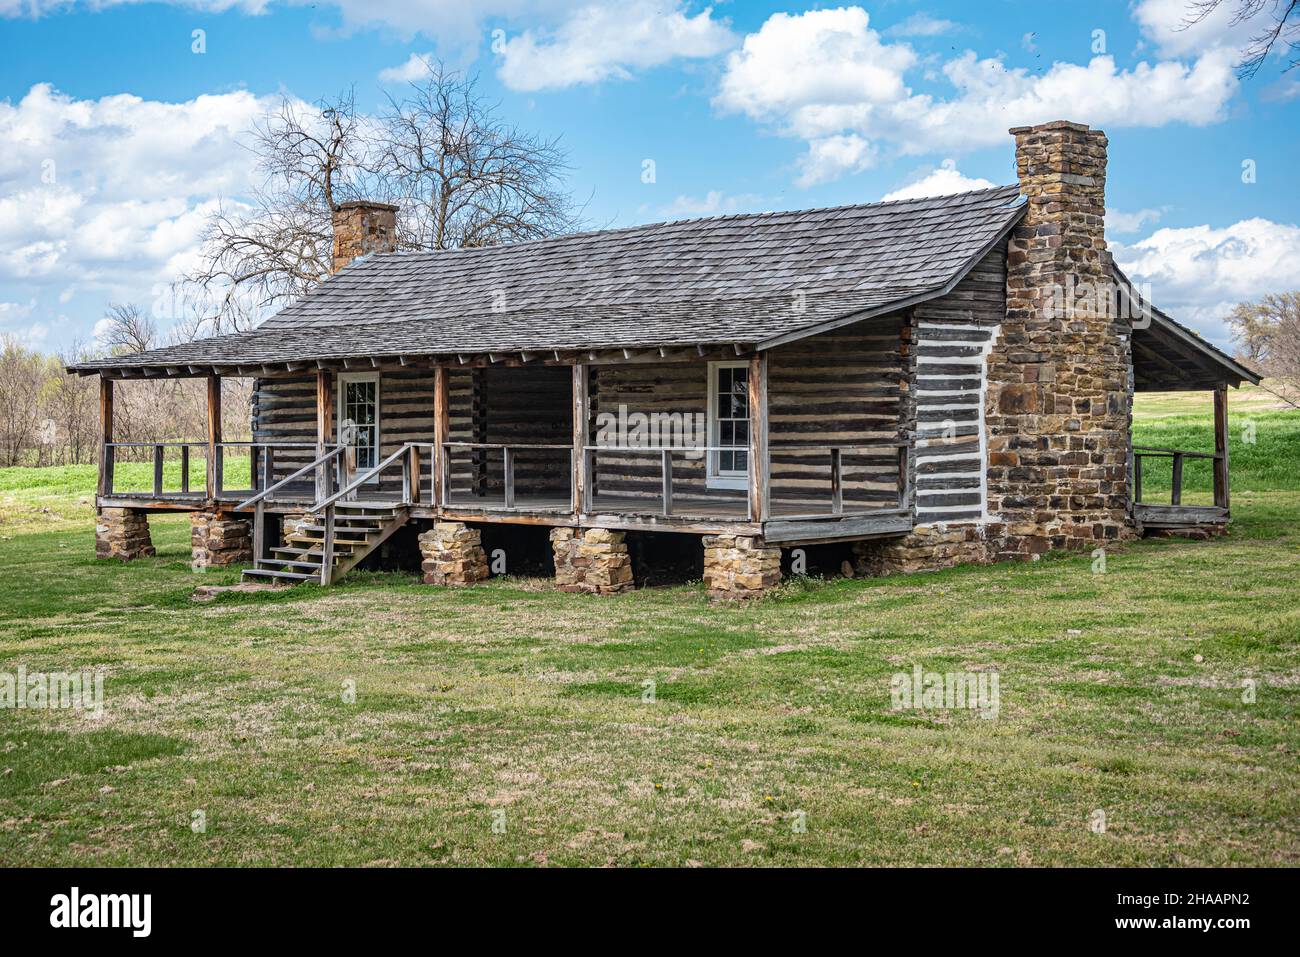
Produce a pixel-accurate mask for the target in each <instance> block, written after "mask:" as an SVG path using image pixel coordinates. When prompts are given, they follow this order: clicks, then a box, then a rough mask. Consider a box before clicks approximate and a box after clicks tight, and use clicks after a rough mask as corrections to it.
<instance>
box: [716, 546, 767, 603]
mask: <svg viewBox="0 0 1300 957" xmlns="http://www.w3.org/2000/svg"><path fill="white" fill-rule="evenodd" d="M780 581H781V549H779V548H774V547H770V546H767V545H764V544H763V540H762V539H761V538H759V537H758V536H755V535H706V536H705V537H704V584H705V585H707V586H708V589H709V597H711V598H758V597H760V596H761V595H763V594H765V593H766V592H767V591H769V590H770V589H772V588H774V587H776V585H777V584H778V583H779V582H780Z"/></svg>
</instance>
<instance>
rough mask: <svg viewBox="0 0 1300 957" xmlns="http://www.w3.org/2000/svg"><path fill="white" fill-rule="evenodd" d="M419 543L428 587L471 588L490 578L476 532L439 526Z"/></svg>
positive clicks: (455, 524) (454, 525) (451, 525)
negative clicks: (453, 586) (476, 583)
mask: <svg viewBox="0 0 1300 957" xmlns="http://www.w3.org/2000/svg"><path fill="white" fill-rule="evenodd" d="M419 542H420V556H421V558H422V559H423V562H422V563H421V565H420V567H421V569H423V571H424V583H425V584H426V585H472V584H474V583H475V582H480V581H482V580H483V579H485V578H487V577H488V561H487V553H486V552H485V551H483V536H482V533H481V532H480V531H479V530H478V529H477V528H470V527H469V526H468V525H466V524H464V523H463V522H436V523H435V524H434V526H433V528H431V529H429V531H427V532H425V533H423V534H422V535H420V538H419Z"/></svg>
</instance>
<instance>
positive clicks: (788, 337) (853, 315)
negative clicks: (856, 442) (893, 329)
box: [754, 203, 1029, 350]
mask: <svg viewBox="0 0 1300 957" xmlns="http://www.w3.org/2000/svg"><path fill="white" fill-rule="evenodd" d="M1028 208H1029V207H1028V206H1027V205H1025V204H1024V203H1021V204H1020V205H1018V206H1015V207H1014V212H1013V214H1012V215H1011V216H1010V217H1009V218H1008V220H1007V222H1006V223H1005V224H1003V226H1002V228H1001V229H999V230H998V232H997V234H996V235H995V236H994V237H993V238H992V239H990V240H989V241H988V242H987V243H985V244H984V246H982V247H981V248H980V250H979V251H978V252H976V253H975V254H974V255H973V256H971V257H970V258H969V259H968V260H967V261H966V262H965V263H964V264H963V265H962V267H961V269H959V270H958V271H957V272H956V273H955V274H954V275H953V277H952V278H951V279H949V280H948V282H946V283H945V284H944V285H943V286H940V287H937V288H935V289H931V290H927V291H925V292H920V293H916V294H914V295H911V296H907V297H905V298H902V299H897V300H895V301H893V302H888V303H885V304H884V305H883V306H877V307H876V308H873V309H863V310H859V311H857V312H850V313H845V314H844V315H842V316H837V317H836V318H834V319H830V320H828V321H826V322H819V323H817V324H815V325H812V326H808V327H807V328H804V329H797V330H795V331H794V332H787V333H783V334H782V335H779V336H773V337H771V338H770V339H764V340H762V341H761V342H758V343H756V344H755V345H754V348H755V349H758V350H764V349H773V348H775V347H776V346H781V345H785V344H786V343H788V342H798V341H799V340H800V339H806V338H808V337H809V336H815V335H818V334H820V333H823V332H830V331H832V330H834V329H839V328H842V327H843V326H848V325H852V324H853V323H855V322H863V321H864V320H867V319H874V318H876V317H877V316H885V315H889V314H890V313H892V312H898V311H899V310H900V309H907V308H909V307H911V306H916V305H920V304H921V303H923V302H929V301H930V300H931V299H938V298H939V297H941V296H946V295H948V293H950V292H952V291H953V290H954V289H955V288H957V284H958V283H959V282H961V281H962V280H963V279H965V278H966V277H967V276H968V275H969V274H970V271H971V270H972V269H974V268H975V266H976V265H977V264H978V263H979V262H980V260H982V259H983V258H984V257H985V256H987V255H988V254H989V253H990V252H992V251H993V249H994V248H995V247H996V246H997V245H998V244H999V243H1001V242H1002V241H1003V240H1004V239H1006V238H1007V236H1008V234H1010V232H1011V230H1013V229H1015V227H1016V224H1017V223H1019V222H1020V220H1021V219H1023V218H1024V216H1025V212H1026V211H1027V210H1028Z"/></svg>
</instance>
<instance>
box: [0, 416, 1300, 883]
mask: <svg viewBox="0 0 1300 957" xmlns="http://www.w3.org/2000/svg"><path fill="white" fill-rule="evenodd" d="M1250 398H1251V397H1250V395H1249V394H1247V396H1246V400H1247V401H1249V400H1250ZM1144 399H1145V397H1144ZM1179 401H1181V402H1187V401H1189V400H1188V399H1187V398H1182V399H1180V400H1179ZM1231 406H1232V411H1233V419H1232V421H1233V447H1232V463H1233V512H1234V518H1235V522H1234V525H1233V531H1232V534H1231V535H1230V536H1229V537H1228V538H1226V539H1221V540H1217V541H1210V542H1179V541H1144V542H1139V543H1135V544H1132V545H1129V546H1126V547H1124V548H1121V549H1115V550H1113V551H1112V552H1111V553H1109V554H1108V556H1107V562H1106V570H1105V573H1104V574H1098V573H1095V572H1094V571H1093V560H1092V558H1091V557H1090V556H1070V557H1057V556H1051V557H1048V558H1046V559H1044V560H1043V561H1040V562H1035V563H1032V564H1016V565H1000V566H993V567H968V568H962V569H957V570H953V571H949V572H941V573H935V574H931V575H920V576H910V577H893V578H886V579H874V580H855V581H844V580H839V581H828V582H821V581H808V580H800V579H797V580H794V581H791V582H788V583H786V584H785V585H783V586H782V588H781V589H780V592H779V594H777V595H776V596H775V597H773V598H770V599H766V600H764V601H761V602H758V603H755V604H753V605H752V606H748V607H736V606H714V605H710V604H709V603H708V602H707V601H706V599H705V597H704V595H703V593H702V590H701V589H700V587H699V586H691V585H688V586H679V587H675V588H666V589H646V590H642V591H638V592H635V593H631V594H628V595H623V596H617V597H613V598H595V597H588V596H571V595H565V594H562V593H559V592H556V591H554V590H552V589H551V588H550V587H548V586H547V584H546V583H545V582H540V581H533V580H519V579H503V580H494V581H493V582H491V583H489V584H486V585H484V586H480V587H476V588H473V589H468V590H459V591H452V590H441V589H435V588H427V587H424V586H421V585H418V584H416V583H415V580H414V578H413V577H412V576H409V575H403V574H396V573H394V574H354V575H350V576H348V577H347V578H346V579H344V580H343V582H342V583H341V584H340V586H338V587H336V588H334V589H331V590H329V591H324V592H323V591H321V590H319V589H316V588H314V587H305V588H299V589H295V590H291V591H287V592H282V593H277V594H271V595H268V594H255V595H227V596H223V597H222V598H220V599H218V600H217V601H216V602H214V603H212V604H207V605H195V604H193V603H191V601H190V597H189V596H190V594H191V592H192V591H193V588H194V586H195V585H196V584H197V583H199V582H204V583H208V582H234V581H235V580H237V577H238V575H237V572H235V571H229V572H216V573H212V572H210V573H207V574H205V575H196V574H194V573H192V572H191V571H190V570H189V548H188V524H187V523H186V521H185V519H184V517H176V518H168V519H161V520H159V519H155V520H153V522H152V524H153V528H154V541H155V544H156V545H157V546H158V551H159V554H158V557H157V558H156V559H152V560H143V561H138V562H133V563H130V564H126V565H119V564H109V563H100V562H96V561H95V560H94V558H93V532H92V528H91V509H90V503H91V501H92V498H91V496H92V488H93V469H87V470H84V471H83V472H77V471H76V470H72V469H52V470H44V472H43V473H41V474H34V473H32V472H30V471H29V472H26V473H23V474H14V473H15V472H19V471H21V470H11V471H0V672H13V671H15V670H16V669H17V667H18V666H19V665H23V666H25V667H26V668H27V669H28V670H29V671H36V670H43V671H53V670H72V669H82V668H95V667H98V668H103V669H104V670H105V673H106V675H107V681H106V692H107V709H106V714H105V715H104V717H103V718H102V719H100V720H98V721H93V720H89V719H87V718H85V717H82V716H79V715H76V714H74V713H68V712H40V711H12V710H7V711H3V712H0V864H68V865H74V864H137V865H138V864H327V865H328V864H369V865H384V864H457V865H459V864H507V865H515V864H519V865H533V864H547V863H549V864H593V865H603V864H618V865H634V864H684V863H691V862H698V863H701V864H706V865H707V864H817V865H820V864H830V865H834V864H858V863H874V864H976V865H978V864H995V865H996V864H1035V865H1053V864H1085V865H1101V864H1106V865H1161V864H1291V865H1294V864H1297V863H1300V770H1298V765H1297V756H1298V755H1300V728H1298V727H1297V723H1296V714H1297V706H1298V705H1300V648H1298V644H1300V574H1297V572H1298V571H1300V528H1297V525H1298V524H1300V523H1297V518H1300V487H1298V486H1297V478H1296V474H1295V473H1296V468H1295V466H1296V463H1297V462H1298V461H1300V454H1298V453H1300V412H1289V413H1287V412H1282V411H1280V410H1276V409H1269V408H1254V407H1247V406H1246V405H1243V407H1242V409H1240V410H1239V408H1238V395H1237V394H1235V393H1234V394H1233V396H1232V400H1231ZM1208 408H1209V405H1208V400H1207V401H1206V403H1205V410H1206V411H1205V412H1204V413H1202V412H1198V411H1197V410H1196V409H1193V408H1191V407H1190V406H1175V407H1166V400H1165V399H1164V397H1157V398H1156V399H1155V400H1153V402H1152V405H1151V407H1150V408H1147V407H1146V406H1145V405H1143V406H1140V407H1139V414H1138V416H1137V422H1136V428H1137V432H1138V436H1139V438H1138V441H1139V443H1141V444H1148V445H1162V446H1172V447H1185V448H1189V449H1196V448H1205V449H1207V450H1208V449H1212V447H1213V444H1212V441H1211V440H1210V432H1209V428H1210V426H1209V422H1208V419H1207V418H1206V415H1208ZM1243 412H1244V414H1247V415H1249V416H1251V417H1253V418H1254V419H1255V420H1256V439H1257V441H1256V443H1255V445H1254V446H1250V447H1247V448H1242V449H1241V450H1240V451H1239V449H1238V444H1239V439H1240V436H1241V429H1240V427H1239V422H1238V417H1239V416H1240V415H1242V414H1243ZM140 468H141V469H143V470H144V471H143V472H142V476H146V475H148V474H149V473H148V469H149V466H147V465H141V466H140ZM1190 477H1191V476H1190V474H1189V478H1190ZM144 480H145V481H147V479H144ZM1151 487H1152V486H1151V485H1150V484H1149V483H1148V488H1151ZM1207 488H1208V485H1207ZM42 509H49V511H48V512H46V511H42ZM914 664H920V665H922V666H924V667H925V669H926V670H929V671H940V672H943V671H951V670H968V669H990V668H993V669H996V670H997V671H998V673H999V676H1000V714H999V716H998V718H997V719H996V720H985V719H982V718H980V717H979V716H978V715H977V714H975V713H973V712H929V713H917V712H894V711H892V710H891V709H890V696H889V682H890V677H891V675H893V674H894V673H896V672H900V671H910V670H911V668H912V666H913V665H914ZM1246 679H1251V680H1253V681H1254V682H1256V683H1257V697H1256V700H1255V701H1254V703H1246V702H1245V701H1243V695H1242V686H1243V682H1244V681H1245V680H1246ZM645 681H653V682H655V691H656V696H657V701H655V702H654V703H645V702H643V701H642V692H643V682H645ZM345 682H354V683H355V688H356V701H355V703H354V704H348V703H345V702H344V700H343V695H342V691H343V688H344V683H345ZM1097 810H1101V811H1104V812H1105V815H1106V821H1107V829H1106V832H1105V833H1103V834H1098V833H1094V832H1093V831H1092V830H1090V829H1089V822H1090V818H1091V815H1093V812H1095V811H1097ZM195 811H203V812H204V813H205V815H206V822H207V827H206V832H204V833H195V832H194V831H193V830H192V829H191V821H192V819H193V818H192V815H193V812H195ZM498 811H504V812H505V813H504V821H505V825H506V830H505V833H503V834H502V833H494V832H493V828H492V824H493V820H494V812H498ZM800 811H802V812H803V813H804V815H805V819H806V822H807V830H806V833H795V831H794V829H793V827H792V823H793V821H794V820H795V818H796V816H797V812H800Z"/></svg>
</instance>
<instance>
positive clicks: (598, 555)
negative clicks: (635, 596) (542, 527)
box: [551, 528, 634, 595]
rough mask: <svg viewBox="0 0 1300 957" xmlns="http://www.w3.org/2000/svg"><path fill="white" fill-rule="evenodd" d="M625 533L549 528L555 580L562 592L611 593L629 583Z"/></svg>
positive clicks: (625, 587) (628, 559)
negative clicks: (553, 555) (553, 556)
mask: <svg viewBox="0 0 1300 957" xmlns="http://www.w3.org/2000/svg"><path fill="white" fill-rule="evenodd" d="M626 538H627V535H626V533H625V532H616V531H612V530H611V529H608V528H589V529H587V530H586V531H585V532H584V531H583V530H581V529H575V528H553V529H551V549H552V551H553V552H554V554H555V582H556V584H557V585H559V586H560V589H561V590H562V591H568V592H593V593H595V594H600V595H612V594H616V593H618V592H621V591H627V590H629V589H631V588H632V587H634V586H633V583H632V558H631V556H630V555H629V554H628V550H627V544H626Z"/></svg>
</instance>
